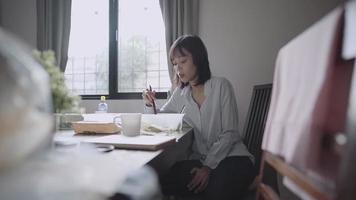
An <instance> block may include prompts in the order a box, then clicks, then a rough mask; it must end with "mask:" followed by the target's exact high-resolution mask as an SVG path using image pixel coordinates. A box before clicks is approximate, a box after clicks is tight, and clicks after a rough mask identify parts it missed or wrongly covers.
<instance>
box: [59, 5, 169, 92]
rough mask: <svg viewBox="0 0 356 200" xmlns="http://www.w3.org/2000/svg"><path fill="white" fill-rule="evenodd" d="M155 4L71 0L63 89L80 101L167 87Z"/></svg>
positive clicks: (160, 24)
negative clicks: (74, 94) (64, 85)
mask: <svg viewBox="0 0 356 200" xmlns="http://www.w3.org/2000/svg"><path fill="white" fill-rule="evenodd" d="M164 32H165V29H164V24H163V19H162V15H161V10H160V6H159V1H158V0H72V19H71V33H70V40H69V51H68V55H69V56H68V63H67V67H66V70H65V78H66V84H67V86H68V87H69V88H70V89H71V90H72V92H74V93H76V94H79V95H82V96H83V98H84V99H88V98H98V97H99V96H100V95H107V96H108V97H109V98H113V99H115V98H123V99H125V98H126V99H127V98H142V97H141V93H142V90H144V89H145V88H147V87H148V85H151V86H152V88H154V89H155V90H156V91H158V92H159V93H158V95H157V96H158V97H161V98H164V97H165V96H166V92H167V91H168V90H169V89H170V87H171V82H170V79H169V74H168V67H167V58H166V45H165V44H166V43H165V34H164Z"/></svg>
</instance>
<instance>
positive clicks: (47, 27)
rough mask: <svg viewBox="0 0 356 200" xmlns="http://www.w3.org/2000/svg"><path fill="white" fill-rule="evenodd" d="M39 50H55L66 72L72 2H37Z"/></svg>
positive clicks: (53, 0) (60, 64)
mask: <svg viewBox="0 0 356 200" xmlns="http://www.w3.org/2000/svg"><path fill="white" fill-rule="evenodd" d="M36 3H37V48H38V49H39V50H40V51H44V50H53V51H54V52H55V55H56V59H57V64H58V66H59V67H60V69H61V71H63V72H64V70H65V67H66V64H67V60H68V44H69V33H70V22H71V21H70V15H71V5H72V1H71V0H37V2H36Z"/></svg>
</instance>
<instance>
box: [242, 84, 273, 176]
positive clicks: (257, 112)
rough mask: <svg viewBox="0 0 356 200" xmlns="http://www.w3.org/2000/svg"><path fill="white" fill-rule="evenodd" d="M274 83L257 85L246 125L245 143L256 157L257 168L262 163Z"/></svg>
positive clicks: (254, 88)
mask: <svg viewBox="0 0 356 200" xmlns="http://www.w3.org/2000/svg"><path fill="white" fill-rule="evenodd" d="M271 92H272V84H264V85H255V86H254V87H253V93H252V98H251V102H250V106H249V110H248V113H247V118H246V122H245V126H244V130H243V131H244V132H243V133H244V144H245V145H246V146H247V148H248V150H249V151H250V153H252V155H253V156H254V157H255V166H256V169H259V167H260V163H261V155H262V150H261V144H262V139H263V132H264V129H265V124H266V120H267V114H268V109H269V104H270V101H271Z"/></svg>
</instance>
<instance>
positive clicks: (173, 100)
mask: <svg viewBox="0 0 356 200" xmlns="http://www.w3.org/2000/svg"><path fill="white" fill-rule="evenodd" d="M181 104H182V99H181V89H180V88H176V89H175V90H174V91H173V94H172V96H171V97H170V98H169V99H168V101H167V102H166V103H165V104H164V105H163V106H162V107H161V108H160V109H157V112H159V113H177V112H179V107H180V105H181ZM144 111H145V113H147V114H153V113H154V112H153V106H150V107H148V106H146V105H145V107H144Z"/></svg>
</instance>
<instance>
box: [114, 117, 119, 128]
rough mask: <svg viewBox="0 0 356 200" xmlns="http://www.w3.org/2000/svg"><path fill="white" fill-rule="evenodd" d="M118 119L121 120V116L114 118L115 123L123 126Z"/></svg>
mask: <svg viewBox="0 0 356 200" xmlns="http://www.w3.org/2000/svg"><path fill="white" fill-rule="evenodd" d="M117 119H121V116H116V117H114V118H113V123H114V124H117V125H120V126H121V122H116V120H117Z"/></svg>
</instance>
